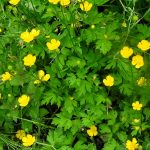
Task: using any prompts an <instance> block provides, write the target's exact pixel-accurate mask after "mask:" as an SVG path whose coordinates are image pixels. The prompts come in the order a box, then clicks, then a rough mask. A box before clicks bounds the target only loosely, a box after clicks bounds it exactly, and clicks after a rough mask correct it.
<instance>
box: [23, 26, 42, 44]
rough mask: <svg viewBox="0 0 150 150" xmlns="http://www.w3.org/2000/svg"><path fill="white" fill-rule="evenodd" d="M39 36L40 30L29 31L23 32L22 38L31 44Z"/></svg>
mask: <svg viewBox="0 0 150 150" xmlns="http://www.w3.org/2000/svg"><path fill="white" fill-rule="evenodd" d="M39 34H40V30H36V29H32V30H31V32H28V31H25V32H22V33H21V35H20V38H21V39H22V40H23V41H24V42H27V43H29V42H31V41H32V40H34V38H36V37H37V36H38V35H39Z"/></svg>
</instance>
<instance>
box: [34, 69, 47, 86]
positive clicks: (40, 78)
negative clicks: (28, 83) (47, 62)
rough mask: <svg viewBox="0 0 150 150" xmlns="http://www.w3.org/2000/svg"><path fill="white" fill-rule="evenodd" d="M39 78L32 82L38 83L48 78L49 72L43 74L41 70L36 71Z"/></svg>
mask: <svg viewBox="0 0 150 150" xmlns="http://www.w3.org/2000/svg"><path fill="white" fill-rule="evenodd" d="M38 78H39V80H35V81H34V84H40V83H41V81H48V80H49V79H50V74H45V72H44V71H43V70H39V71H38Z"/></svg>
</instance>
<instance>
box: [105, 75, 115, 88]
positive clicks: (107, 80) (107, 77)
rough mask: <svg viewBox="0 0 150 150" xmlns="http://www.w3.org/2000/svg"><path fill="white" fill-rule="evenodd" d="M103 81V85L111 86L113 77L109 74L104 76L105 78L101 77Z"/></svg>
mask: <svg viewBox="0 0 150 150" xmlns="http://www.w3.org/2000/svg"><path fill="white" fill-rule="evenodd" d="M103 83H104V85H105V86H113V85H114V78H113V77H112V76H111V75H108V76H106V79H103Z"/></svg>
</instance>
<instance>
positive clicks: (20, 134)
mask: <svg viewBox="0 0 150 150" xmlns="http://www.w3.org/2000/svg"><path fill="white" fill-rule="evenodd" d="M25 135H26V134H25V132H24V130H18V131H17V133H16V137H17V138H18V139H20V140H22V138H23V137H24V136H25Z"/></svg>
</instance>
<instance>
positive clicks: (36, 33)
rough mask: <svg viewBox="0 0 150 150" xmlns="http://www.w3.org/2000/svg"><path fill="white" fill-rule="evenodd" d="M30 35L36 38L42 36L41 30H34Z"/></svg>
mask: <svg viewBox="0 0 150 150" xmlns="http://www.w3.org/2000/svg"><path fill="white" fill-rule="evenodd" d="M30 34H31V35H33V37H34V38H35V37H37V36H38V35H39V34H40V30H36V29H32V30H31V32H30Z"/></svg>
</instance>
